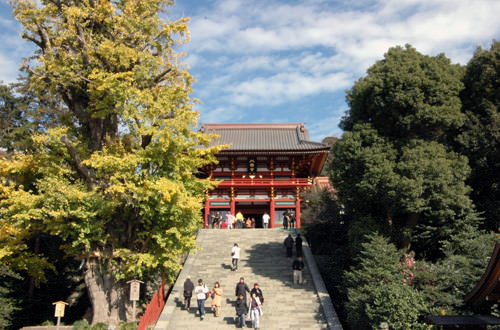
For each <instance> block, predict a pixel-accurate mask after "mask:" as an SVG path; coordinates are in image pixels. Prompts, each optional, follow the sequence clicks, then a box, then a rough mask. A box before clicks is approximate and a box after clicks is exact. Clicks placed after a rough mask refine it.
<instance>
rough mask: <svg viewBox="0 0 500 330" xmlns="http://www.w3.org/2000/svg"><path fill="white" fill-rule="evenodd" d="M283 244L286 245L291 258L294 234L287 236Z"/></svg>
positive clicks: (287, 253)
mask: <svg viewBox="0 0 500 330" xmlns="http://www.w3.org/2000/svg"><path fill="white" fill-rule="evenodd" d="M283 245H285V248H286V256H287V258H291V257H292V256H293V238H292V235H290V234H288V237H287V238H285V241H284V242H283Z"/></svg>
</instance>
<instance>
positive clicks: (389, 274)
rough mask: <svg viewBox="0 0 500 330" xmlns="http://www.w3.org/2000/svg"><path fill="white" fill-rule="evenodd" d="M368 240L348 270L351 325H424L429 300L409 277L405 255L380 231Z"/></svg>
mask: <svg viewBox="0 0 500 330" xmlns="http://www.w3.org/2000/svg"><path fill="white" fill-rule="evenodd" d="M366 239H367V241H366V242H364V243H363V244H362V250H361V253H360V254H359V255H358V257H357V264H356V266H354V267H353V268H352V269H351V270H349V271H347V272H346V273H345V283H344V285H346V286H347V295H348V299H349V301H348V302H347V303H346V308H347V312H348V321H349V325H350V327H351V328H352V329H369V328H371V329H379V325H380V323H381V322H387V323H388V325H389V328H390V329H410V328H411V329H419V328H424V327H425V325H423V324H421V323H419V318H420V316H421V315H422V314H423V313H425V311H426V310H427V302H426V301H425V299H424V295H423V293H422V292H421V291H419V290H417V289H415V288H414V286H413V285H411V283H409V281H408V280H407V278H406V274H405V272H404V269H405V267H404V264H403V263H402V260H404V257H405V254H404V253H403V252H402V251H399V250H398V249H397V248H396V246H395V245H394V244H392V243H390V242H389V239H388V238H386V237H384V236H382V235H379V234H378V233H372V234H369V235H368V236H366Z"/></svg>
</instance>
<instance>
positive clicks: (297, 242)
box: [295, 234, 302, 257]
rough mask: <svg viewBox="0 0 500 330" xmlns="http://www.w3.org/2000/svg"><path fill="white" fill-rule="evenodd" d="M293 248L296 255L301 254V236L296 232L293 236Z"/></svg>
mask: <svg viewBox="0 0 500 330" xmlns="http://www.w3.org/2000/svg"><path fill="white" fill-rule="evenodd" d="M295 250H296V251H297V257H299V256H302V236H300V234H297V237H296V238H295Z"/></svg>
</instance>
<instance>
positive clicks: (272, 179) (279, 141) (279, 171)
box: [201, 123, 330, 228]
mask: <svg viewBox="0 0 500 330" xmlns="http://www.w3.org/2000/svg"><path fill="white" fill-rule="evenodd" d="M201 131H202V132H204V133H207V134H217V135H218V136H219V138H218V139H215V140H214V141H212V144H213V145H226V144H227V145H229V147H228V148H227V149H225V150H223V151H221V152H220V153H219V154H217V159H218V161H219V163H218V164H217V165H212V166H210V167H208V168H205V171H206V173H207V175H209V177H210V178H211V179H212V180H217V181H219V182H220V183H219V185H218V187H217V188H216V189H214V190H212V191H209V192H208V193H207V199H206V201H205V208H204V221H205V228H206V227H207V226H208V223H209V219H210V218H211V217H212V216H214V215H215V213H216V212H219V213H220V214H221V215H222V217H223V219H225V218H226V217H225V215H226V214H227V213H229V212H230V213H231V214H233V215H235V214H236V213H237V212H241V213H242V214H243V216H244V217H245V218H248V217H250V218H254V219H255V227H257V228H260V227H262V215H263V214H264V213H268V214H269V215H270V223H269V227H270V228H276V227H282V226H283V214H284V213H285V212H286V211H288V212H293V213H294V214H295V218H296V226H297V228H300V196H301V192H304V191H306V190H308V189H309V188H311V187H312V185H313V179H314V178H315V177H316V176H317V175H319V173H320V172H321V170H322V168H323V165H324V163H325V160H326V157H327V155H328V151H329V149H330V147H329V146H327V145H325V144H323V143H318V142H311V141H309V132H308V131H307V129H306V128H305V127H304V124H303V123H286V124H203V125H202V127H201Z"/></svg>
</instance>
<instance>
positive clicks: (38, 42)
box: [21, 33, 43, 49]
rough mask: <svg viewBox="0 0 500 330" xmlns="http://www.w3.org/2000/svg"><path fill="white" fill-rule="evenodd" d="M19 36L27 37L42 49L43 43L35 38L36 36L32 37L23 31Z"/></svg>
mask: <svg viewBox="0 0 500 330" xmlns="http://www.w3.org/2000/svg"><path fill="white" fill-rule="evenodd" d="M21 37H22V38H23V39H27V40H29V41H31V42H33V43H34V44H35V45H37V46H38V47H40V48H41V49H43V43H42V42H41V41H40V40H37V39H36V38H34V37H32V36H29V35H27V34H26V33H23V35H22V36H21Z"/></svg>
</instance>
